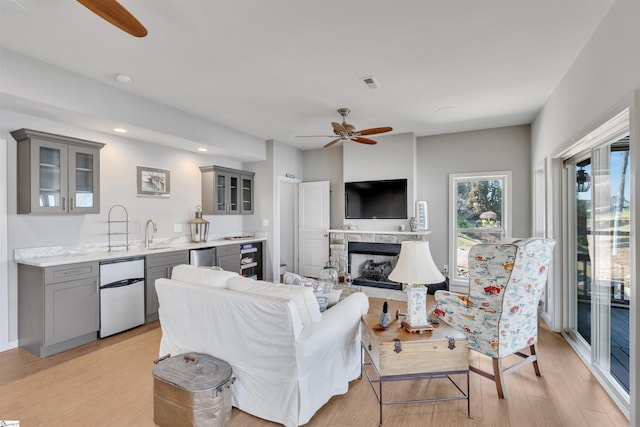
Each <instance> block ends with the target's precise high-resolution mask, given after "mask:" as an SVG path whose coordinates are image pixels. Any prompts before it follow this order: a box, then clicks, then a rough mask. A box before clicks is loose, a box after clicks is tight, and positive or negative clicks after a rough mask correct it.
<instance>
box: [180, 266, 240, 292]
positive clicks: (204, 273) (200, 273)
mask: <svg viewBox="0 0 640 427" xmlns="http://www.w3.org/2000/svg"><path fill="white" fill-rule="evenodd" d="M238 276H239V275H238V273H234V272H233V271H225V270H213V269H210V268H201V267H196V266H193V265H188V264H181V265H177V266H175V267H173V269H172V271H171V279H173V280H178V281H180V282H187V283H197V284H199V285H207V286H213V287H214V288H226V287H227V281H228V280H229V279H231V278H233V277H238Z"/></svg>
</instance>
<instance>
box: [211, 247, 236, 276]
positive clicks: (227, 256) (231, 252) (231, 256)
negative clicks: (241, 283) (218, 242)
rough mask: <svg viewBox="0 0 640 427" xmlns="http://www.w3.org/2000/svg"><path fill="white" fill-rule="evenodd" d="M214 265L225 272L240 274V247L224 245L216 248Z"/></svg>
mask: <svg viewBox="0 0 640 427" xmlns="http://www.w3.org/2000/svg"><path fill="white" fill-rule="evenodd" d="M216 265H217V266H218V267H220V268H222V269H223V270H226V271H234V272H236V273H238V274H240V245H224V246H218V247H217V248H216Z"/></svg>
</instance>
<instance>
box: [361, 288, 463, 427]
mask: <svg viewBox="0 0 640 427" xmlns="http://www.w3.org/2000/svg"><path fill="white" fill-rule="evenodd" d="M378 300H379V299H378V298H370V299H369V301H370V308H369V313H368V314H367V315H365V316H362V321H361V327H362V353H363V355H362V373H363V375H365V376H366V377H367V380H368V381H369V384H370V385H371V389H372V390H373V392H374V394H375V396H376V399H377V400H378V403H379V407H380V426H382V407H383V406H384V405H394V404H407V403H423V402H436V401H443V400H466V401H467V414H468V416H469V418H471V404H470V400H469V342H468V339H467V337H466V336H465V335H464V334H463V333H461V332H459V331H457V330H455V329H453V328H452V327H451V326H449V325H447V324H445V323H444V322H440V324H439V325H438V326H437V327H434V330H433V332H431V333H428V334H415V333H414V334H412V333H409V332H407V331H406V330H404V329H402V328H401V326H400V321H399V320H393V321H392V322H391V324H390V325H389V326H388V327H387V328H386V329H383V328H382V327H381V326H380V325H379V323H378V320H379V316H380V314H379V312H378V311H376V307H377V306H378V305H379V306H380V307H381V306H382V303H383V301H384V300H379V301H378ZM392 303H395V304H394V305H396V306H397V307H398V308H399V309H400V311H401V312H406V303H401V302H399V301H393V302H390V305H392ZM389 311H390V312H395V308H394V310H393V311H392V310H391V309H390V310H389ZM434 326H435V325H434ZM453 376H466V390H465V389H463V387H461V386H460V384H459V383H458V382H456V381H455V380H454V378H453ZM427 379H448V380H449V381H450V382H451V383H452V384H453V385H454V386H455V388H456V389H457V391H458V392H459V394H456V395H455V396H451V397H438V398H424V399H419V398H417V399H411V400H400V401H396V400H394V401H389V400H385V399H384V397H383V394H382V390H383V389H382V386H383V384H384V383H386V382H390V381H409V380H427ZM376 385H377V388H376Z"/></svg>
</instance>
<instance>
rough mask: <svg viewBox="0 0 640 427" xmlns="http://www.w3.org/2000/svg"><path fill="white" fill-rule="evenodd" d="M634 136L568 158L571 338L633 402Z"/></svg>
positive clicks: (622, 135)
mask: <svg viewBox="0 0 640 427" xmlns="http://www.w3.org/2000/svg"><path fill="white" fill-rule="evenodd" d="M629 161H630V157H629V134H628V127H627V128H626V129H622V130H620V129H617V131H616V132H615V133H613V134H612V135H610V136H609V137H608V138H607V135H606V134H605V135H603V136H602V138H601V140H600V141H599V142H598V143H597V144H594V145H592V146H591V147H590V148H589V149H585V151H584V152H582V153H580V154H577V155H575V156H573V157H572V158H571V159H568V160H567V161H566V162H565V164H566V166H567V171H568V173H567V176H568V177H570V178H571V179H569V180H568V192H569V194H573V196H572V197H571V201H572V202H571V203H569V206H570V209H569V215H568V223H569V224H570V236H571V243H570V244H569V248H570V262H571V263H572V268H571V269H570V274H569V280H570V282H571V288H570V297H571V304H570V310H569V312H570V320H569V329H568V331H567V332H568V336H569V338H570V339H571V340H572V341H573V343H574V345H575V346H576V347H577V348H578V349H579V350H580V349H582V351H581V353H582V354H583V357H585V358H586V359H587V360H588V361H590V363H591V366H592V367H593V369H594V370H595V371H597V372H598V373H599V374H600V375H599V376H600V377H601V379H602V380H603V381H604V382H606V383H607V384H608V386H609V388H610V389H611V390H613V391H614V392H616V393H617V394H618V396H619V397H621V398H623V399H625V400H626V401H628V400H629V390H630V382H629V365H630V360H629V359H630V358H629V331H630V324H629V309H630V307H629V301H630V297H631V293H632V292H633V290H634V288H633V284H632V277H631V259H632V254H631V246H630V237H631V228H630V218H631V210H632V209H634V206H635V205H634V204H633V201H632V198H631V192H630V167H629V166H630V165H629Z"/></svg>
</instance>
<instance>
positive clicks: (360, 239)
mask: <svg viewBox="0 0 640 427" xmlns="http://www.w3.org/2000/svg"><path fill="white" fill-rule="evenodd" d="M429 233H430V231H417V232H412V231H362V230H329V255H330V259H331V261H332V262H333V264H334V265H336V266H337V269H338V272H339V274H340V275H341V276H342V275H344V274H345V273H346V272H349V273H350V274H351V277H352V280H353V284H354V285H357V286H369V287H376V288H385V289H394V290H402V285H401V284H398V283H397V282H392V281H387V280H385V281H378V280H370V279H368V278H365V277H363V274H362V272H363V269H364V264H365V263H366V262H367V260H372V261H373V262H374V263H384V262H390V263H391V269H393V267H395V262H396V260H397V257H398V254H399V253H400V244H401V243H402V242H403V241H405V240H426V236H427V235H428V234H429ZM387 274H388V272H387Z"/></svg>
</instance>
